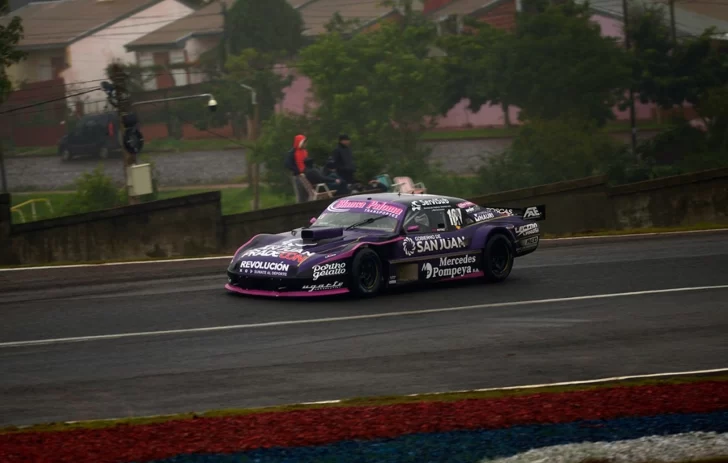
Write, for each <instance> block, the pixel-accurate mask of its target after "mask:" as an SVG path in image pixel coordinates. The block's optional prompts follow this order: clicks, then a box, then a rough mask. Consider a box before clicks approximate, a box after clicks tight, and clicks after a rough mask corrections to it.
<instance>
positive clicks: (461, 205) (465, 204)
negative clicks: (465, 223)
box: [458, 201, 477, 209]
mask: <svg viewBox="0 0 728 463" xmlns="http://www.w3.org/2000/svg"><path fill="white" fill-rule="evenodd" d="M475 206H477V204H475V203H471V202H470V201H464V202H462V203H458V207H459V208H460V209H466V208H470V207H475Z"/></svg>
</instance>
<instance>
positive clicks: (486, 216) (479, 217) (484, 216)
mask: <svg viewBox="0 0 728 463" xmlns="http://www.w3.org/2000/svg"><path fill="white" fill-rule="evenodd" d="M493 218H495V214H493V213H492V212H478V213H477V214H474V215H473V220H475V221H476V222H483V221H485V220H490V219H493Z"/></svg>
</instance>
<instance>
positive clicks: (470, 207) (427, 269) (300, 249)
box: [225, 193, 546, 296]
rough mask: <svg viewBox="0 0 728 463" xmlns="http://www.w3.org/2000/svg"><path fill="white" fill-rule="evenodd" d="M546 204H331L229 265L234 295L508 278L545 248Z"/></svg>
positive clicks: (367, 198) (247, 247)
mask: <svg viewBox="0 0 728 463" xmlns="http://www.w3.org/2000/svg"><path fill="white" fill-rule="evenodd" d="M545 218H546V208H545V206H533V207H528V208H526V209H523V210H521V209H514V208H496V207H481V206H478V205H475V204H473V203H471V202H469V201H467V200H464V199H459V198H452V197H447V196H438V195H421V194H418V195H411V194H399V193H378V194H370V195H367V194H362V195H356V196H348V197H346V198H342V199H338V200H336V201H334V202H333V203H332V204H331V205H329V206H328V207H327V208H326V210H325V211H323V212H322V213H321V215H320V216H319V217H318V218H316V219H311V225H310V226H308V227H305V228H297V229H295V230H292V231H290V232H284V233H279V234H275V235H273V234H260V235H256V236H255V237H254V238H252V239H251V240H250V241H248V242H247V243H245V244H244V245H243V246H242V247H240V249H238V250H237V252H235V255H234V256H233V259H232V261H231V262H230V265H229V266H228V270H227V273H228V284H227V285H225V288H226V289H227V290H228V291H230V292H234V293H240V294H248V295H259V296H323V295H333V294H344V293H352V294H354V295H356V296H374V295H376V294H378V293H379V292H380V291H381V290H383V289H385V288H387V287H393V286H401V285H405V284H410V283H428V282H434V281H443V280H445V281H451V280H455V279H460V278H478V277H479V278H482V279H483V280H485V281H489V282H499V281H503V280H505V279H506V278H507V277H508V275H509V274H510V273H511V269H512V268H513V259H514V258H515V257H519V256H523V255H526V254H530V253H532V252H533V251H535V250H536V248H537V247H538V242H539V238H540V230H539V226H538V224H537V223H535V221H539V220H544V219H545Z"/></svg>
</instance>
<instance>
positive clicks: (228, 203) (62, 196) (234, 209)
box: [12, 186, 291, 223]
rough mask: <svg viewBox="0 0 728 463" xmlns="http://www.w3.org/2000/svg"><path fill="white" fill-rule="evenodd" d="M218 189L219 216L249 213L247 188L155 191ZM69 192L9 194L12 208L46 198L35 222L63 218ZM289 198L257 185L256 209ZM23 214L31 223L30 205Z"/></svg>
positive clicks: (183, 192) (181, 192) (168, 194)
mask: <svg viewBox="0 0 728 463" xmlns="http://www.w3.org/2000/svg"><path fill="white" fill-rule="evenodd" d="M216 190H220V192H221V193H222V198H221V203H222V213H223V214H224V215H229V214H238V213H241V212H248V211H250V210H251V201H252V199H253V194H252V191H251V190H250V189H248V188H241V187H230V188H204V187H202V188H199V189H198V188H194V189H188V188H180V189H164V190H161V191H160V192H159V199H169V198H176V197H179V196H187V195H193V194H197V193H205V192H209V191H216ZM73 194H74V193H73V192H70V191H62V192H55V191H52V192H50V191H49V192H33V193H13V194H12V202H13V206H17V205H19V204H22V203H23V202H26V201H29V200H31V199H48V200H49V201H50V203H51V206H52V208H53V210H52V211H51V210H50V208H49V207H48V206H47V205H46V204H44V203H36V205H35V207H36V213H37V219H36V220H44V219H50V218H54V217H59V216H62V215H63V211H64V208H65V206H66V204H67V203H68V202H69V201H70V200H71V198H72V197H73ZM290 202H291V198H288V197H287V196H285V195H280V194H275V193H274V192H273V191H271V190H269V189H268V188H267V187H264V186H261V190H260V206H261V208H264V209H265V208H270V207H276V206H282V205H285V204H289V203H290ZM22 211H23V214H24V215H25V220H26V222H31V221H33V218H32V216H31V207H30V205H25V206H23V208H22ZM13 222H14V223H19V222H20V216H19V214H17V213H13Z"/></svg>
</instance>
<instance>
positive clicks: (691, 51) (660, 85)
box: [629, 5, 728, 108]
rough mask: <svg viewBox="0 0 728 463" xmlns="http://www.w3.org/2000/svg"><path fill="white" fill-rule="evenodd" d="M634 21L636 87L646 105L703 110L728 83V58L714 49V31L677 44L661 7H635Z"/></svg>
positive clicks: (634, 74)
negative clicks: (688, 106) (686, 105)
mask: <svg viewBox="0 0 728 463" xmlns="http://www.w3.org/2000/svg"><path fill="white" fill-rule="evenodd" d="M631 17H632V18H633V20H632V21H630V24H629V34H630V36H631V38H632V50H631V52H632V57H633V82H634V83H633V85H634V88H635V90H636V91H637V92H638V94H639V98H640V100H641V101H642V102H643V103H647V102H654V103H656V104H658V105H659V106H661V107H663V108H672V107H674V106H679V105H682V104H684V103H689V104H691V105H695V106H699V105H700V104H701V101H702V100H703V99H704V98H707V97H708V94H709V93H711V92H714V91H713V90H712V89H715V88H717V87H721V86H724V85H726V83H728V56H726V55H725V54H724V53H721V52H720V51H719V50H718V49H717V48H716V47H713V46H712V43H713V35H714V30H712V29H708V30H706V31H704V33H703V34H701V35H700V36H699V37H692V38H685V39H681V40H678V41H676V42H674V41H673V40H672V38H671V35H670V29H669V28H668V26H667V21H666V15H665V12H664V9H663V8H662V7H661V6H655V5H653V6H642V7H634V8H633V9H632V12H631Z"/></svg>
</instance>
